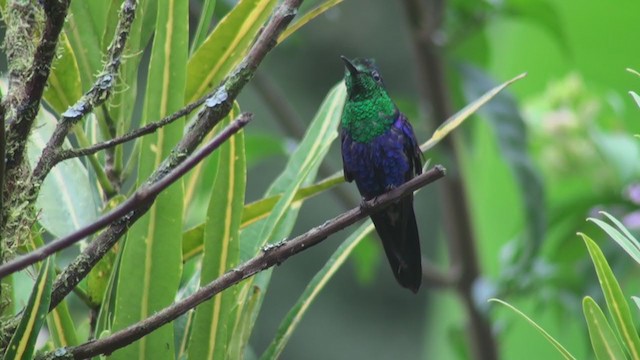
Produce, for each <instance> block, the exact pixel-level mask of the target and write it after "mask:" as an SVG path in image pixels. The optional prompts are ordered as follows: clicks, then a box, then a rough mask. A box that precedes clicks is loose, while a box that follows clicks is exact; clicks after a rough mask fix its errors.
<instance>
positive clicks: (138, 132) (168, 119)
mask: <svg viewBox="0 0 640 360" xmlns="http://www.w3.org/2000/svg"><path fill="white" fill-rule="evenodd" d="M211 95H212V94H207V95H206V96H203V97H201V98H200V99H198V100H196V101H194V102H192V103H191V104H188V105H185V106H184V107H183V108H182V109H180V110H178V111H176V112H174V113H173V114H171V115H168V116H165V117H164V118H162V119H160V120H158V121H154V122H151V123H148V124H147V125H145V126H143V127H141V128H138V129H135V130H132V131H130V132H128V133H126V134H124V135H122V136H119V137H116V138H113V139H110V140H106V141H103V142H99V143H97V144H94V145H92V146H88V147H86V148H80V149H67V150H60V151H59V152H58V153H57V154H56V155H55V160H54V161H56V162H60V161H64V160H67V159H71V158H76V157H80V156H87V155H91V154H95V153H97V152H98V151H100V150H104V149H109V148H112V147H114V146H116V145H120V144H124V143H126V142H129V141H131V140H134V139H137V138H139V137H141V136H144V135H147V134H150V133H152V132H155V131H156V130H158V129H159V128H161V127H163V126H165V125H169V124H171V123H172V122H174V121H176V120H178V119H180V118H181V117H183V116H186V115H189V114H190V113H191V112H192V111H193V110H195V109H196V108H197V107H198V106H200V105H202V104H203V103H204V102H205V100H207V98H208V97H210V96H211Z"/></svg>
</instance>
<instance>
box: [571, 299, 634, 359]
mask: <svg viewBox="0 0 640 360" xmlns="http://www.w3.org/2000/svg"><path fill="white" fill-rule="evenodd" d="M582 311H583V312H584V318H585V319H586V320H587V327H588V328H589V337H590V338H591V346H592V347H593V352H594V353H595V354H596V357H597V358H598V359H600V360H604V359H625V358H626V357H625V355H624V350H622V347H620V343H618V338H617V337H616V335H615V334H614V333H613V330H612V329H611V326H609V322H608V321H607V318H606V317H605V316H604V313H603V312H602V309H600V307H599V306H598V304H596V302H595V301H594V300H593V299H592V298H591V297H589V296H585V298H584V299H583V300H582Z"/></svg>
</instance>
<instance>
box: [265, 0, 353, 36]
mask: <svg viewBox="0 0 640 360" xmlns="http://www.w3.org/2000/svg"><path fill="white" fill-rule="evenodd" d="M342 1H344V0H326V1H325V2H323V3H322V4H320V5H318V6H317V7H316V8H315V9H313V10H311V11H309V12H308V13H306V14H304V15H302V16H301V17H300V18H299V19H298V21H296V22H295V23H293V24H291V25H289V26H288V27H287V28H286V29H285V30H284V31H283V32H282V34H280V37H279V38H278V42H279V43H281V42H283V41H285V40H286V39H287V38H288V37H289V36H290V35H291V34H293V33H294V32H296V31H298V30H299V29H300V28H301V27H303V26H305V25H306V24H307V23H308V22H309V21H311V20H313V19H315V18H316V17H318V16H320V15H322V14H324V13H325V12H326V11H327V10H329V9H331V8H332V7H334V6H336V5H338V4H340V3H341V2H342Z"/></svg>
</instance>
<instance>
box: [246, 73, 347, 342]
mask: <svg viewBox="0 0 640 360" xmlns="http://www.w3.org/2000/svg"><path fill="white" fill-rule="evenodd" d="M345 98H346V88H345V86H344V84H343V83H342V82H341V83H339V84H338V85H336V86H334V87H333V88H332V89H331V91H330V92H329V94H328V95H327V97H326V98H325V100H324V101H323V103H322V105H320V108H319V110H318V112H317V113H316V116H315V117H314V119H313V121H312V122H311V125H310V127H309V128H308V130H307V133H306V134H305V136H304V138H303V139H302V141H301V142H300V145H299V146H298V148H297V149H296V150H295V152H294V153H293V154H292V155H291V157H290V158H289V162H288V163H287V166H286V168H285V169H284V171H283V172H282V173H281V174H280V176H279V177H278V178H277V179H276V180H275V181H274V182H273V184H272V185H271V186H270V187H269V189H268V190H267V194H266V195H267V196H270V195H274V194H277V193H282V194H283V195H282V197H281V198H280V199H279V200H278V202H277V203H276V205H275V206H274V207H273V210H272V211H271V213H270V214H269V216H268V217H267V219H265V220H262V221H260V222H256V223H254V224H252V225H251V226H248V227H247V228H246V229H244V230H243V231H242V234H241V237H240V260H241V261H245V260H247V259H249V258H251V257H253V256H255V254H257V253H258V252H260V251H262V250H261V249H262V247H263V246H264V245H266V244H267V243H275V242H277V241H281V240H282V239H284V238H286V237H288V236H289V234H290V232H291V230H292V228H293V225H294V223H295V219H296V217H297V215H298V211H299V208H300V205H301V204H300V203H299V202H294V198H295V194H296V192H297V191H298V189H299V188H300V187H301V186H302V185H304V184H308V183H310V182H311V181H312V180H313V179H314V178H315V176H316V173H317V171H318V167H319V166H320V164H321V163H322V160H323V159H324V157H325V156H326V154H327V152H328V151H329V147H330V145H331V143H332V142H333V140H334V139H335V138H336V137H337V135H338V134H337V131H336V130H335V129H336V128H337V126H338V123H339V121H340V116H341V115H342V108H343V106H344V101H345ZM271 271H272V270H271V269H269V270H266V271H263V272H261V273H260V274H259V276H257V277H253V278H251V279H249V280H247V281H246V282H245V285H244V287H243V291H244V292H245V293H249V291H248V289H250V288H252V287H253V286H254V285H256V286H258V287H259V289H260V290H261V291H260V295H259V298H258V299H257V300H256V301H257V303H256V305H255V308H254V309H252V310H251V311H252V313H251V314H249V315H248V316H249V319H248V320H247V321H249V325H247V326H248V327H249V328H248V329H247V330H246V331H249V334H250V332H251V329H252V328H253V324H254V322H255V318H256V316H257V312H258V311H259V310H260V305H261V303H262V298H263V296H264V293H265V292H266V290H267V286H268V283H269V280H270V277H271ZM248 296H253V295H251V294H249V295H248ZM249 300H250V299H249V298H247V299H246V300H245V301H244V304H246V303H247V302H248V301H249ZM244 304H241V306H240V310H239V316H238V320H237V321H236V323H235V326H234V328H237V327H238V326H239V323H238V321H240V319H241V318H242V317H243V316H245V315H243V314H242V312H244V311H248V310H247V309H246V306H244ZM234 333H235V331H234ZM245 345H246V342H244V343H243V344H239V345H237V346H239V347H240V348H244V346H245Z"/></svg>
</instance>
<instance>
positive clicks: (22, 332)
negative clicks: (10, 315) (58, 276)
mask: <svg viewBox="0 0 640 360" xmlns="http://www.w3.org/2000/svg"><path fill="white" fill-rule="evenodd" d="M53 268H54V263H53V260H52V258H51V257H49V258H47V260H46V262H45V263H44V265H43V266H42V267H41V268H40V273H39V274H38V278H37V279H36V282H35V284H34V286H33V291H32V292H31V296H30V297H29V302H28V303H27V307H26V308H25V310H24V313H23V315H22V319H21V320H20V324H18V328H17V329H16V332H15V333H14V334H13V337H12V338H11V341H10V342H9V346H8V347H7V351H6V352H5V354H4V359H6V360H14V359H31V358H32V357H33V351H34V348H35V346H36V339H37V338H38V333H39V332H40V328H41V327H42V324H43V323H44V321H45V317H46V316H47V313H48V312H49V304H50V302H51V286H52V284H53V277H54V269H53Z"/></svg>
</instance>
